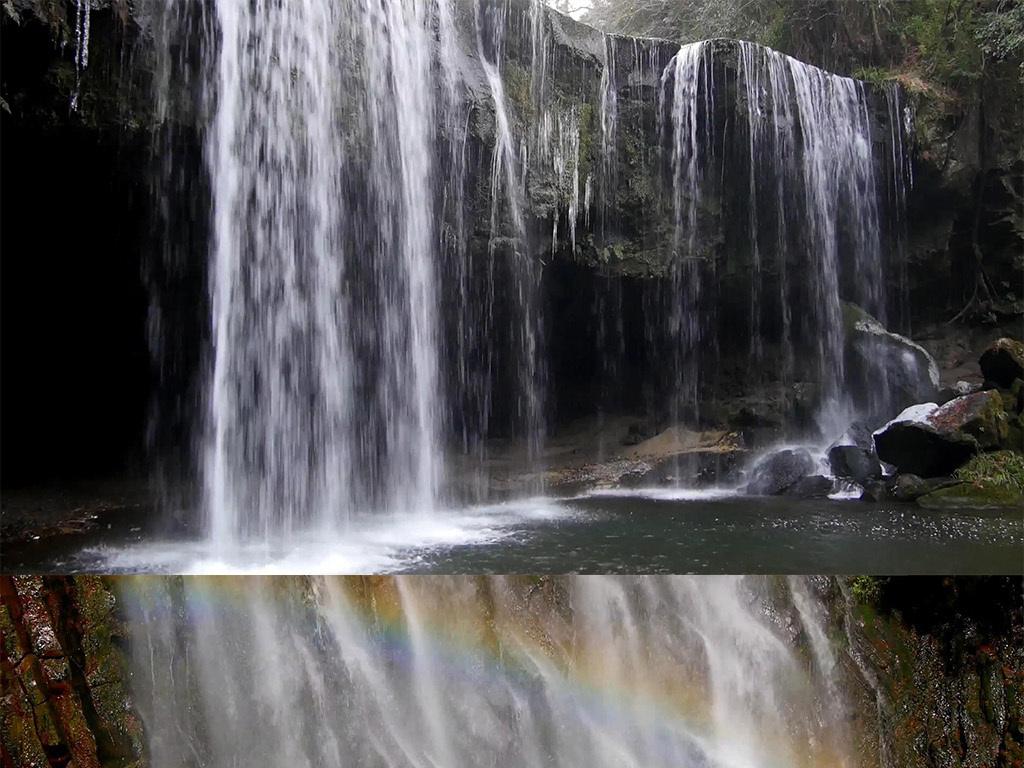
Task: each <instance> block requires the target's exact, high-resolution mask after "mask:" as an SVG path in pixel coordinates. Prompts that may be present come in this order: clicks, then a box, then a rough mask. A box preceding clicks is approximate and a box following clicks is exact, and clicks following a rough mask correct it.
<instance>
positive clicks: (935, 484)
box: [892, 474, 954, 501]
mask: <svg viewBox="0 0 1024 768" xmlns="http://www.w3.org/2000/svg"><path fill="white" fill-rule="evenodd" d="M952 482H954V481H952V480H949V479H948V478H945V477H932V478H928V479H925V478H923V477H918V476H917V475H912V474H905V475H900V476H899V477H898V478H896V484H895V485H894V486H893V487H892V496H893V498H894V499H896V500H897V501H917V500H918V499H919V498H921V497H922V496H924V495H926V494H929V493H931V492H932V491H935V490H938V489H939V488H943V487H945V486H947V485H950V484H951V483H952Z"/></svg>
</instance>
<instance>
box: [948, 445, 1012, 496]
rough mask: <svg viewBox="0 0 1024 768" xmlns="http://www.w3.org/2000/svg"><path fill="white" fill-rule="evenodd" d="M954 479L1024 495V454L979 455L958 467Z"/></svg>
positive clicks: (997, 453)
mask: <svg viewBox="0 0 1024 768" xmlns="http://www.w3.org/2000/svg"><path fill="white" fill-rule="evenodd" d="M954 477H955V478H956V479H957V480H960V481H962V482H965V483H973V484H975V485H979V486H984V487H988V488H992V487H995V488H1006V489H1008V490H1013V491H1017V492H1018V493H1024V454H1021V453H1018V452H1016V451H996V452H995V453H980V454H978V455H977V456H975V457H974V458H972V459H971V460H970V461H969V462H967V463H966V464H965V465H964V466H962V467H960V469H958V470H957V471H956V472H955V473H954Z"/></svg>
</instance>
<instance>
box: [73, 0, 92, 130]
mask: <svg viewBox="0 0 1024 768" xmlns="http://www.w3.org/2000/svg"><path fill="white" fill-rule="evenodd" d="M90 2H91V0H76V2H75V90H74V91H72V93H71V111H72V112H77V111H78V93H79V90H80V89H81V87H82V73H83V72H84V71H85V68H86V67H88V66H89V11H90V8H91V6H90Z"/></svg>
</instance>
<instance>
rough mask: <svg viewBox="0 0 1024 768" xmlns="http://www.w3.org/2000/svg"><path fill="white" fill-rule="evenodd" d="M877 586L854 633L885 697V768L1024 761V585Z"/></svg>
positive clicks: (993, 580)
mask: <svg viewBox="0 0 1024 768" xmlns="http://www.w3.org/2000/svg"><path fill="white" fill-rule="evenodd" d="M877 581H880V582H882V583H881V585H880V590H879V591H878V592H877V593H876V595H875V596H874V597H873V598H871V599H868V600H857V599H851V600H850V602H849V606H850V613H849V617H848V622H849V623H848V627H849V630H850V633H849V637H850V647H849V648H850V653H851V655H852V656H853V657H854V658H856V659H857V661H858V663H859V664H861V665H862V667H863V669H864V670H865V679H866V680H867V681H868V683H869V684H870V686H871V687H873V689H874V691H875V693H876V697H877V703H878V722H879V724H880V727H879V737H880V740H881V745H882V751H883V754H885V755H886V763H885V764H887V765H893V766H896V765H899V766H929V767H932V766H934V767H935V768H939V767H940V766H943V767H945V766H950V767H951V768H952V767H953V766H957V767H959V766H986V765H987V766H992V765H1006V766H1012V765H1015V764H1016V763H1017V762H1020V761H1021V760H1022V758H1024V741H1022V736H1024V731H1022V725H1024V723H1022V697H1021V691H1022V690H1024V687H1022V682H1024V665H1022V662H1024V659H1022V654H1024V651H1022V648H1024V643H1022V641H1024V636H1022V631H1024V628H1022V624H1021V582H1020V579H1019V578H997V577H968V578H959V579H953V578H940V577H922V578H912V577H906V578H893V579H881V580H877ZM855 583H856V580H855ZM862 583H863V582H862Z"/></svg>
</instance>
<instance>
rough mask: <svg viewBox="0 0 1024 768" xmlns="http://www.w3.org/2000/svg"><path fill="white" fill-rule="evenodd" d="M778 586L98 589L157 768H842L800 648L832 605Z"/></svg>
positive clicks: (825, 681) (206, 581) (242, 583)
mask: <svg viewBox="0 0 1024 768" xmlns="http://www.w3.org/2000/svg"><path fill="white" fill-rule="evenodd" d="M791 582H792V584H791V585H787V583H786V582H783V581H773V580H771V579H764V578H746V577H666V578H655V577H636V578H625V577H623V578H619V577H566V578H555V579H546V580H541V581H534V580H531V579H529V578H526V577H495V578H488V579H485V578H478V577H431V578H426V577H400V578H398V579H384V578H374V577H341V578H321V577H315V578H291V579H270V578H262V579H255V580H248V579H238V578H229V579H213V578H199V579H193V578H184V579H147V578H145V577H124V578H121V579H118V580H117V582H116V583H115V588H116V589H117V591H118V594H119V602H120V604H122V605H123V606H125V611H126V613H127V618H128V619H129V623H128V626H129V627H130V632H131V635H130V638H129V643H128V649H129V655H130V664H131V669H132V678H131V679H132V684H133V688H134V690H133V694H134V698H135V701H136V704H137V707H138V710H139V712H140V714H141V716H142V720H143V726H144V729H145V731H146V733H147V738H148V741H149V744H150V754H151V758H152V763H153V765H154V768H168V767H170V766H184V765H200V764H201V765H231V764H246V763H259V764H261V763H266V762H268V761H270V762H272V763H274V764H279V765H284V764H287V765H295V766H313V765H322V764H330V765H381V766H440V765H508V766H537V767H539V766H542V765H593V766H595V767H596V766H616V767H618V766H623V765H633V766H660V765H664V766H669V765H672V766H678V765H684V766H707V767H708V768H718V767H721V768H726V766H728V767H730V768H731V767H733V766H742V767H743V768H759V767H762V766H763V767H764V768H768V767H769V766H777V765H788V766H817V765H832V766H844V765H845V766H852V765H855V764H859V759H858V758H859V757H860V756H855V754H854V751H853V738H852V735H851V734H850V733H849V727H848V726H847V725H845V723H847V722H849V713H848V712H847V711H846V710H845V709H844V701H845V695H844V687H843V685H845V682H843V684H840V682H837V680H836V679H834V677H833V671H832V670H831V669H830V670H822V669H821V668H820V662H819V661H818V656H819V653H818V651H817V644H818V641H817V639H816V638H824V637H825V636H826V635H827V632H828V626H827V623H826V622H827V620H828V619H827V615H828V612H827V611H826V610H825V607H824V605H823V604H822V603H821V602H820V601H821V598H820V597H819V596H818V595H819V591H818V590H817V589H815V588H812V586H810V585H808V584H804V582H803V580H800V579H795V580H791ZM798 596H799V597H798ZM797 601H799V602H800V603H801V605H802V606H803V607H800V608H798V607H796V602H797ZM804 636H809V637H811V639H812V641H811V645H813V646H815V648H816V650H815V651H814V652H811V651H810V650H808V649H807V648H804V647H803V646H802V642H803V641H801V640H800V639H799V638H800V637H804ZM826 653H827V651H826Z"/></svg>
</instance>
